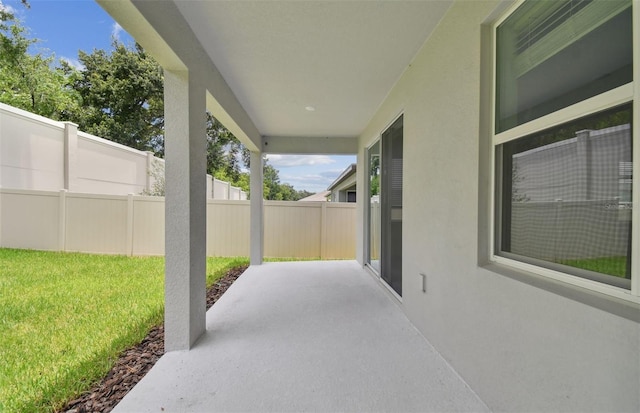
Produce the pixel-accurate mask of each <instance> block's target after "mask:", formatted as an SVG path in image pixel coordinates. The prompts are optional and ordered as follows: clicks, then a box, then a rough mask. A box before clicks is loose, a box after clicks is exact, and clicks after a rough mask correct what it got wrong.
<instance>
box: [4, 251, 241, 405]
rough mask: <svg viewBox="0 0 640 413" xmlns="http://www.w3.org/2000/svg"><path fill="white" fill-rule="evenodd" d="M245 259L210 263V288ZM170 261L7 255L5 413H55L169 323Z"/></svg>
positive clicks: (24, 253) (36, 253) (37, 253)
mask: <svg viewBox="0 0 640 413" xmlns="http://www.w3.org/2000/svg"><path fill="white" fill-rule="evenodd" d="M247 262H248V261H247V259H245V258H207V285H211V284H212V283H214V282H215V281H216V280H217V279H219V278H220V277H222V276H223V275H224V274H225V273H226V271H227V270H228V269H230V268H233V267H236V266H239V265H243V264H246V263H247ZM163 291H164V258H163V257H124V256H107V255H90V254H70V253H56V252H41V251H27V250H12V249H0V332H1V333H0V412H50V411H52V410H55V409H59V408H61V407H62V406H63V405H64V403H65V402H66V401H67V400H69V399H71V398H72V397H74V396H76V395H78V394H80V393H81V392H82V391H84V390H86V389H88V388H90V386H91V385H92V384H93V383H95V382H96V381H98V380H99V379H100V378H101V377H103V376H104V375H105V374H106V373H107V372H108V371H109V369H110V368H111V366H112V364H113V363H114V362H115V360H116V359H117V357H118V354H119V353H120V352H121V351H122V350H124V349H126V348H127V347H130V346H132V345H134V344H136V343H138V342H140V341H141V340H142V339H143V338H144V337H145V336H146V334H147V332H148V331H149V329H150V328H151V327H153V326H154V325H156V324H158V323H160V322H162V318H163V302H164V298H163Z"/></svg>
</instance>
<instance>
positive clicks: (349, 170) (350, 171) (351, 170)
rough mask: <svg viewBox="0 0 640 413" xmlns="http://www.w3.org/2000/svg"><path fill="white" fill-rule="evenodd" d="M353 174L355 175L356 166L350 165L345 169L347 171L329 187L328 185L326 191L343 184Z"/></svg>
mask: <svg viewBox="0 0 640 413" xmlns="http://www.w3.org/2000/svg"><path fill="white" fill-rule="evenodd" d="M355 173H356V164H355V163H352V164H351V165H349V166H348V167H347V169H345V170H344V171H342V173H341V174H340V176H338V177H337V178H336V180H335V181H333V183H332V184H331V185H329V188H327V191H331V190H332V189H333V188H335V187H336V186H338V185H340V184H341V183H342V182H344V181H345V180H346V179H348V178H349V177H350V176H352V175H353V174H355Z"/></svg>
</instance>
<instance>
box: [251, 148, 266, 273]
mask: <svg viewBox="0 0 640 413" xmlns="http://www.w3.org/2000/svg"><path fill="white" fill-rule="evenodd" d="M262 182H263V175H262V152H251V179H250V187H251V194H250V195H251V199H250V200H249V202H250V205H251V207H250V210H251V224H250V225H251V226H250V231H249V237H250V240H251V241H250V246H249V255H250V258H251V265H260V264H262V259H263V258H264V207H263V205H264V202H263V200H262V198H263V183H262Z"/></svg>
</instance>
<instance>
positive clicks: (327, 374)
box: [97, 0, 640, 412]
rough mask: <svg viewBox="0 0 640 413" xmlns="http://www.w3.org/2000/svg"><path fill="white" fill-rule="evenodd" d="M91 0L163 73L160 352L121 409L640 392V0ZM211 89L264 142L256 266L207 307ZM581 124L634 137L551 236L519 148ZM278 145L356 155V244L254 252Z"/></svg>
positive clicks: (254, 151) (588, 402)
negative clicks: (338, 250)
mask: <svg viewBox="0 0 640 413" xmlns="http://www.w3.org/2000/svg"><path fill="white" fill-rule="evenodd" d="M97 1H98V3H99V4H100V5H101V6H102V7H103V8H104V9H105V10H106V11H107V12H108V13H109V14H110V15H111V16H113V18H114V19H115V20H116V21H117V22H118V23H119V24H120V25H121V26H122V27H123V28H124V29H125V30H127V31H128V32H129V33H130V34H131V35H132V36H133V37H134V38H135V39H136V41H138V42H139V43H140V44H141V45H142V46H143V47H144V48H145V50H146V51H148V52H149V53H150V54H151V55H153V56H154V57H155V58H156V59H157V60H158V62H159V63H160V64H161V65H162V67H163V69H164V81H165V160H166V203H165V222H166V226H165V234H166V236H165V246H166V248H165V251H166V271H165V349H166V350H167V352H168V353H167V354H166V355H165V356H164V357H163V358H162V359H161V361H160V362H159V363H158V365H157V366H156V368H155V369H154V370H153V371H152V372H151V374H150V375H149V376H148V377H147V378H146V379H145V380H144V381H143V382H142V383H141V384H140V385H139V386H138V387H136V388H135V389H134V390H133V392H132V393H131V394H130V395H129V396H128V397H127V398H126V399H125V400H124V401H123V403H122V404H121V405H120V407H119V409H118V410H119V411H162V409H164V410H166V411H169V410H178V411H212V410H215V411H218V410H220V411H265V410H271V411H305V410H317V411H333V410H345V411H346V410H353V411H359V410H360V411H417V410H419V411H464V410H474V411H475V410H486V409H487V407H486V406H488V408H489V409H490V410H494V411H551V412H556V411H584V412H586V411H593V412H602V411H619V412H629V411H635V412H637V411H638V410H640V393H638V388H640V353H639V352H638V348H640V265H638V262H639V261H640V248H639V247H638V245H639V244H638V243H639V242H640V225H639V224H638V223H639V222H640V209H639V208H637V205H638V204H639V203H640V179H638V173H639V171H640V167H638V159H640V141H639V136H640V134H638V132H637V125H639V124H640V105H639V104H638V99H640V81H639V79H640V42H639V41H638V39H640V37H639V36H638V35H637V34H638V30H639V27H638V22H640V1H639V0H616V1H581V2H574V1H570V0H562V1H560V0H558V1H553V2H537V1H534V0H519V1H512V0H487V1H466V0H457V1H455V0H443V1H179V0H163V1H159V0H158V1H147V0H117V1H115V0H97ZM575 6H579V7H580V10H574V7H575ZM565 9H567V10H569V11H571V12H566V13H565ZM573 11H575V13H573ZM550 15H554V16H558V17H559V18H560V20H558V22H557V23H553V24H552V25H551V26H549V27H547V26H545V25H542V26H541V27H542V28H541V29H540V30H538V29H536V31H535V33H528V30H529V27H530V26H531V25H530V24H529V23H527V22H531V21H532V20H531V18H534V20H535V21H536V22H540V23H543V22H547V21H550V19H548V18H547V17H548V16H550ZM551 21H553V22H556V20H551ZM509 22H511V23H509ZM618 22H621V23H623V24H619V23H618ZM545 24H546V23H545ZM576 27H577V28H580V32H579V33H578V34H576V31H575V28H576ZM600 28H602V30H604V32H605V33H608V34H607V35H606V36H601V35H600V34H598V33H600V32H598V31H596V29H598V30H600ZM499 33H507V34H508V36H507V35H505V36H507V37H504V38H502V40H500V36H498V34H499ZM533 35H535V37H536V39H537V40H536V41H535V42H530V41H525V42H524V43H523V45H524V46H523V47H521V48H518V47H516V46H515V43H516V39H517V38H518V36H524V37H522V38H523V39H528V38H529V37H527V36H533ZM579 39H581V40H580V41H578V40H579ZM596 46H597V47H598V49H597V50H600V51H602V53H603V54H605V53H609V52H616V53H619V56H618V54H616V56H617V57H616V59H608V58H605V59H601V58H600V57H599V55H598V54H597V53H594V52H593V50H595V49H594V47H596ZM618 46H620V47H618ZM500 47H503V49H504V50H503V49H501V48H500ZM618 49H620V50H618ZM505 50H506V51H507V52H508V53H504V51H505ZM500 56H502V57H500ZM574 56H582V57H583V58H584V59H585V63H584V64H583V65H582V66H579V65H576V60H575V58H574ZM603 61H609V62H610V63H611V64H612V65H613V66H611V67H609V66H607V67H600V66H601V64H600V63H602V62H603ZM499 68H502V69H500V70H498V69H499ZM578 68H579V70H578ZM586 68H589V69H588V70H587V69H586ZM576 70H577V72H576ZM498 72H500V73H502V74H504V76H505V78H504V79H503V78H502V77H500V76H497V73H498ZM578 72H579V73H581V74H583V75H585V76H582V77H580V76H575V74H576V73H578ZM558 74H563V76H558ZM609 80H611V82H609ZM575 82H578V83H575ZM556 83H557V84H558V85H560V86H562V87H557V86H556ZM596 86H597V87H596ZM498 91H501V92H500V93H502V94H499V93H498ZM569 97H571V99H569ZM543 109H544V110H543ZM205 111H209V112H211V113H212V114H213V115H214V116H215V117H216V118H217V119H218V120H219V121H220V122H221V123H222V124H224V125H225V127H227V128H228V129H229V130H230V131H231V132H232V133H233V134H234V135H235V136H236V137H237V138H238V139H240V140H241V141H242V143H243V144H244V145H245V146H246V147H247V148H248V149H249V150H250V151H251V165H250V169H251V183H250V204H251V205H250V231H249V232H250V258H251V264H252V266H251V267H250V269H249V271H248V272H247V273H246V274H245V275H243V276H242V277H241V278H240V280H239V281H238V283H237V284H236V285H234V286H233V288H232V289H231V290H229V292H228V293H227V295H226V296H225V297H224V299H223V300H221V301H220V302H219V303H218V304H216V305H215V306H214V307H213V308H212V310H211V311H209V312H208V313H206V311H205V265H206V261H205V259H206V257H205V255H206V242H207V233H206V220H207V215H206V196H205V192H206V182H205V165H206V146H205V139H204V136H205V116H204V114H205ZM500 122H502V123H500ZM503 124H504V125H503ZM499 125H502V126H500V128H498V127H497V126H499ZM583 125H586V126H583ZM589 125H590V126H589ZM632 125H635V126H632ZM567 128H571V130H574V129H575V131H576V132H577V131H578V130H581V129H585V128H586V129H592V130H594V131H595V130H599V131H602V130H605V129H607V128H620V131H622V130H624V131H626V132H624V133H625V135H624V142H626V143H625V145H626V146H624V148H627V149H616V148H615V147H614V146H613V145H611V144H610V143H611V142H612V141H611V140H608V141H606V142H605V143H604V144H603V148H607V150H611V151H613V152H615V153H616V154H617V155H616V157H611V161H610V162H608V163H607V164H606V167H604V168H601V169H602V171H600V172H598V171H599V170H598V171H595V172H594V171H591V169H593V168H591V167H589V168H587V167H586V166H585V167H584V168H583V170H584V177H583V178H584V179H583V178H580V179H576V180H575V182H572V183H571V184H568V185H567V188H566V191H562V193H561V195H562V196H560V195H558V196H555V195H554V197H553V199H551V201H553V202H556V201H558V202H559V201H563V199H564V201H563V202H562V203H561V204H562V205H568V202H565V201H568V200H570V199H572V200H574V201H571V202H580V203H583V204H585V205H587V203H592V202H599V203H600V204H603V205H606V208H599V209H598V210H597V211H596V212H594V213H593V214H590V215H586V216H585V217H583V218H581V220H580V221H579V222H578V224H579V225H577V229H576V230H572V231H560V227H559V226H552V227H551V228H550V229H549V230H548V231H547V230H545V232H544V233H543V234H542V235H540V236H537V237H534V238H535V239H536V240H537V242H538V243H539V244H541V245H544V246H550V245H553V242H551V240H552V239H555V238H554V237H556V235H557V234H556V233H560V232H563V233H565V232H566V233H571V234H574V235H575V239H573V238H572V239H570V240H564V241H559V242H558V245H563V246H567V247H571V248H570V249H571V251H573V252H572V254H573V253H574V252H575V254H574V255H571V256H569V255H567V256H566V257H556V256H555V255H552V256H546V255H544V256H539V255H540V254H538V253H537V252H536V251H535V250H534V249H531V248H530V247H529V246H528V244H526V243H521V245H517V244H518V242H519V241H518V242H517V240H518V238H517V236H518V235H522V234H529V233H531V228H541V226H540V225H539V224H538V220H540V221H544V222H550V218H549V217H550V216H552V215H551V212H548V213H545V215H544V216H542V218H538V215H536V214H535V213H533V212H527V213H526V214H525V215H524V216H525V217H526V218H527V220H523V221H522V223H521V222H520V221H518V220H517V219H515V218H513V216H514V214H513V213H512V212H513V211H514V210H515V209H514V208H518V207H524V206H528V205H529V204H533V201H532V202H528V201H529V200H531V199H533V198H530V197H529V196H520V197H518V196H514V194H515V195H518V190H519V187H518V182H520V181H521V180H522V176H525V175H522V176H519V175H518V173H517V170H516V168H515V167H514V166H513V165H515V164H514V163H513V162H514V159H516V154H515V152H514V153H513V154H512V153H511V152H510V151H512V149H513V147H515V146H513V145H516V144H517V143H518V142H529V143H528V144H527V145H530V146H531V149H530V150H534V149H535V150H536V151H541V152H542V151H543V150H544V151H546V150H547V149H550V148H549V147H550V146H551V147H552V148H555V146H553V145H555V144H556V143H557V142H564V141H567V142H568V141H569V140H571V139H575V140H576V141H577V139H578V137H577V136H573V134H572V133H568V132H567V133H564V132H563V133H561V132H562V131H565V130H569V129H567ZM616 130H618V129H616ZM548 131H553V132H554V134H555V135H558V136H555V135H554V136H555V137H554V138H553V142H547V141H546V140H545V139H546V138H545V139H542V138H540V139H538V138H537V137H538V136H539V134H541V133H547V132H548ZM600 135H602V133H600ZM540 136H542V135H540ZM545 136H546V135H545ZM621 139H622V138H621ZM509 148H512V149H509ZM526 148H529V146H527V147H526ZM526 148H523V149H522V150H524V149H526ZM580 148H582V146H580ZM620 148H623V146H620ZM527 150H529V149H527ZM581 150H582V149H581ZM512 152H513V151H512ZM269 154H295V155H317V154H345V155H354V154H355V155H356V156H357V174H356V182H357V186H358V188H359V189H358V191H357V194H356V201H357V202H356V205H357V207H356V217H357V222H356V229H355V232H356V233H355V237H356V248H355V252H356V253H355V258H356V262H339V263H335V262H312V263H281V264H263V257H264V236H263V233H264V228H265V225H264V221H265V211H264V203H263V168H262V163H263V159H264V157H265V156H267V155H269ZM584 159H586V158H584ZM557 164H558V166H557V167H558V168H561V167H567V168H568V166H567V165H568V164H567V162H557ZM540 165H542V167H540V168H538V169H539V170H540V171H541V172H542V173H543V175H544V176H545V177H547V178H549V179H551V178H553V177H554V176H555V175H554V174H552V173H551V172H553V170H554V169H553V168H547V167H546V166H545V165H546V164H545V163H540ZM559 170H560V169H559ZM587 172H588V173H587ZM521 173H522V174H524V171H522V170H521ZM593 173H599V174H600V175H602V176H601V178H603V179H604V178H606V183H605V184H604V185H603V187H604V191H603V193H602V194H599V195H597V196H595V198H597V199H574V198H575V197H576V196H577V195H575V194H576V193H582V192H580V191H581V189H580V188H583V187H584V185H583V184H584V182H588V179H587V177H588V176H591V175H592V174H593ZM547 175H548V176H547ZM566 175H567V174H566V173H558V174H557V176H560V177H564V176H566ZM526 176H528V177H530V178H527V179H529V180H530V181H533V182H534V183H535V185H533V186H532V187H531V188H534V189H535V190H536V191H544V190H546V189H548V188H549V187H552V184H551V183H550V182H552V181H551V180H535V179H533V178H534V177H535V176H537V175H535V174H533V173H531V174H529V175H526ZM581 176H582V175H581ZM589 179H590V178H589ZM525 180H526V179H525ZM603 182H605V181H603ZM576 188H577V189H578V190H580V191H578V192H575V191H574V190H576ZM361 189H362V190H361ZM378 201H379V202H378ZM622 201H624V202H622ZM536 202H537V201H536ZM540 202H542V201H540ZM544 202H550V201H544ZM524 204H527V205H524ZM600 204H599V205H600ZM559 205H560V204H558V206H559ZM633 205H636V207H635V208H634V207H633ZM378 206H379V207H380V208H379V209H377V208H378ZM377 211H379V213H378V212H377ZM525 211H533V210H529V209H525ZM545 211H546V210H545ZM549 211H556V209H553V210H552V209H549ZM554 213H555V212H554ZM574 215H575V214H571V217H573V216H574ZM603 217H611V219H612V220H615V222H616V223H617V224H616V228H618V227H619V228H620V229H619V230H616V231H614V232H615V234H614V235H615V239H616V242H618V243H619V244H620V246H621V249H620V251H622V252H620V253H618V252H616V253H615V254H614V253H612V252H610V251H608V249H607V248H604V247H606V246H607V245H608V244H609V243H608V242H602V241H601V242H600V243H598V242H595V244H598V245H596V246H603V248H602V249H597V250H593V251H595V252H593V251H592V250H591V249H590V248H591V245H592V244H594V241H598V240H600V238H601V237H600V236H599V235H598V234H599V233H598V232H597V229H598V228H601V227H605V228H606V229H608V228H609V227H611V226H607V225H601V224H599V222H600V220H601V219H604V218H603ZM527 225H528V226H527ZM585 228H587V229H592V228H593V229H594V231H593V232H589V231H586V232H585V231H583V230H584V229H585ZM216 236H219V234H218V235H216V234H209V239H211V237H216ZM565 244H566V245H565ZM573 247H575V248H573ZM556 249H557V248H555V247H553V250H556ZM574 250H575V251H574ZM620 254H622V256H621V257H619V256H618V255H620ZM610 258H613V259H618V260H621V261H622V262H623V264H622V265H623V266H624V267H625V272H624V275H623V276H622V277H619V276H618V275H616V274H609V273H607V271H608V270H606V269H597V268H596V269H593V268H592V269H589V268H591V267H589V268H586V269H584V268H581V267H582V266H584V262H583V261H588V262H589V263H591V262H592V260H596V261H598V262H599V261H600V260H608V259H610ZM575 260H578V261H579V262H577V263H576V262H575ZM556 261H557V262H556ZM369 271H373V272H377V273H378V277H377V278H376V277H375V276H370V275H369V274H368V272H369ZM616 277H618V278H616ZM383 280H385V281H386V284H385V281H383ZM391 289H393V291H391ZM424 337H426V339H427V340H428V341H426V340H425V338H424ZM467 385H468V386H467ZM470 389H472V390H470ZM476 394H477V395H478V396H476Z"/></svg>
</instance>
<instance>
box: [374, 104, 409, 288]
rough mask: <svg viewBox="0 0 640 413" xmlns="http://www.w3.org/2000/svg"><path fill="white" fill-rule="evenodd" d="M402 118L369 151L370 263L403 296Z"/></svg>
mask: <svg viewBox="0 0 640 413" xmlns="http://www.w3.org/2000/svg"><path fill="white" fill-rule="evenodd" d="M402 131H403V118H402V116H401V117H400V118H398V119H397V120H396V121H395V122H394V123H393V124H392V125H391V126H390V127H389V128H388V129H387V130H385V131H384V132H383V134H382V137H381V139H380V141H378V142H376V143H375V144H374V145H372V146H371V147H370V148H369V150H368V155H367V165H368V168H369V171H368V173H369V179H368V182H369V188H368V195H367V201H368V202H367V203H368V207H367V213H368V220H367V221H368V222H367V224H368V231H367V233H368V264H369V265H370V267H371V268H372V269H373V270H375V271H376V272H377V273H378V275H380V277H381V278H382V279H383V280H384V281H385V282H386V283H387V284H388V285H389V286H390V287H391V288H392V289H393V290H394V291H395V292H396V293H398V295H400V296H402V162H403V133H402Z"/></svg>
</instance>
